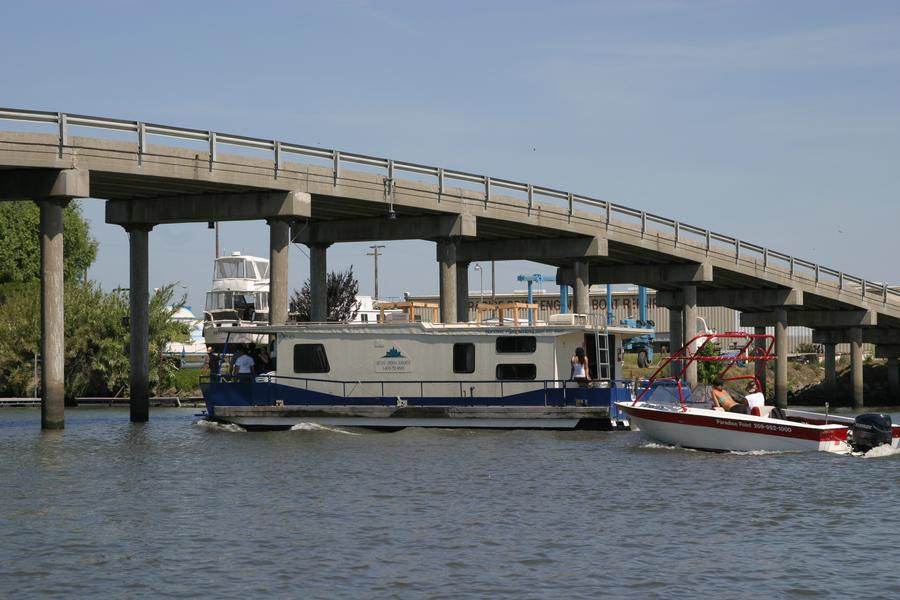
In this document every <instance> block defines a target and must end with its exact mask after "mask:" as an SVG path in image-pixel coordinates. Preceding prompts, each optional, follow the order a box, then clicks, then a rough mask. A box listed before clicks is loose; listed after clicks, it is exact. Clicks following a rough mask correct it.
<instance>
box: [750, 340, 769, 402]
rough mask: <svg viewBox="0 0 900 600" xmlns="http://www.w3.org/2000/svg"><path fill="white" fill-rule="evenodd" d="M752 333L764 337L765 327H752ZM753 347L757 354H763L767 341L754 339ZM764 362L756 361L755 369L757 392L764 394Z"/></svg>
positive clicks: (766, 348) (767, 346)
mask: <svg viewBox="0 0 900 600" xmlns="http://www.w3.org/2000/svg"><path fill="white" fill-rule="evenodd" d="M753 333H754V334H756V335H766V328H765V327H754V328H753ZM753 347H754V349H755V351H756V353H757V354H765V352H766V350H768V348H769V340H768V339H766V338H756V340H755V341H754V342H753ZM766 363H768V361H766V360H758V361H756V364H755V365H754V367H755V373H754V374H755V375H756V378H757V379H759V391H760V392H762V393H763V395H765V394H766Z"/></svg>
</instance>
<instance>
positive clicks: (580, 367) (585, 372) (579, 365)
mask: <svg viewBox="0 0 900 600" xmlns="http://www.w3.org/2000/svg"><path fill="white" fill-rule="evenodd" d="M571 378H572V379H573V380H575V382H576V383H577V384H578V387H591V373H590V369H589V368H588V361H587V357H586V356H585V355H584V348H582V347H581V346H578V347H577V348H575V356H573V357H572V373H571Z"/></svg>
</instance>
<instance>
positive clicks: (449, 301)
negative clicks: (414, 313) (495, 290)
mask: <svg viewBox="0 0 900 600" xmlns="http://www.w3.org/2000/svg"><path fill="white" fill-rule="evenodd" d="M457 250H458V247H457V242H456V241H455V240H453V239H442V240H439V241H438V243H437V259H438V264H439V265H440V266H439V271H440V274H439V275H440V294H441V298H440V319H441V323H456V318H457V310H458V306H457V304H456V289H457V288H456V286H457V275H458V273H457V268H456V266H457V262H456V254H457ZM467 285H468V284H467Z"/></svg>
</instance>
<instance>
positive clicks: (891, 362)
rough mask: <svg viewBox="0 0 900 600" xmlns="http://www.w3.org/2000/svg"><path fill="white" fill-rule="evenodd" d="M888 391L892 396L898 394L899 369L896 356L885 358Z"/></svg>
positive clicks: (899, 392) (899, 386)
mask: <svg viewBox="0 0 900 600" xmlns="http://www.w3.org/2000/svg"><path fill="white" fill-rule="evenodd" d="M886 367H887V381H888V392H889V393H890V395H891V397H892V398H896V397H897V396H900V371H898V370H897V357H896V356H891V357H890V358H888V359H887V365H886Z"/></svg>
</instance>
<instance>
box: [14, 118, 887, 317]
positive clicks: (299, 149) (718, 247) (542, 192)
mask: <svg viewBox="0 0 900 600" xmlns="http://www.w3.org/2000/svg"><path fill="white" fill-rule="evenodd" d="M0 120H12V121H23V122H33V123H47V124H51V125H56V126H57V128H58V139H59V142H58V144H59V156H60V157H62V156H63V152H64V150H65V148H66V147H67V146H68V140H69V128H70V127H72V126H78V127H89V128H93V129H100V130H111V131H125V132H132V133H134V134H135V136H136V138H137V146H138V162H139V163H140V162H142V161H143V159H144V155H145V154H146V153H147V136H149V135H153V136H159V137H167V138H174V139H179V140H190V141H200V142H205V143H206V144H207V145H208V149H209V152H208V161H209V169H210V170H213V168H214V166H215V163H216V162H217V156H218V153H217V150H218V147H219V146H222V145H226V146H236V147H244V148H251V149H254V150H263V151H268V152H271V153H272V154H273V158H272V160H273V168H274V173H275V177H276V178H277V177H278V175H279V171H280V170H281V165H282V162H283V160H284V155H286V154H294V155H298V156H307V157H312V158H317V159H324V160H326V161H330V162H331V164H332V170H333V177H334V182H335V184H336V183H337V181H338V180H339V179H340V177H341V168H342V166H343V165H344V164H358V165H365V166H369V167H375V168H379V169H384V170H385V171H386V174H387V178H386V181H388V182H390V184H391V185H393V184H394V181H395V179H394V178H395V175H396V173H398V172H407V173H416V174H419V175H426V176H430V177H434V178H436V180H437V186H438V193H439V194H444V193H445V192H446V183H447V181H448V180H451V181H458V182H466V183H469V184H472V183H474V184H476V185H478V186H480V187H482V188H483V193H484V202H485V205H487V204H489V203H490V202H492V193H493V190H494V189H505V190H510V191H515V192H521V193H523V194H525V195H526V197H527V200H528V208H529V209H531V208H533V207H534V203H535V197H537V196H540V197H545V198H553V199H555V200H563V201H565V203H566V206H567V209H568V214H569V215H570V216H571V215H572V214H573V213H574V211H575V206H576V205H581V206H586V207H590V208H592V209H599V210H600V212H601V214H602V215H603V220H604V223H605V227H606V228H607V229H608V228H609V227H610V225H611V224H612V223H613V217H614V216H615V217H624V218H625V219H626V220H627V221H628V222H629V223H630V224H631V225H632V226H634V227H636V228H639V230H640V234H641V235H642V236H643V235H647V234H648V233H649V231H650V226H652V225H657V226H661V227H662V228H663V231H664V232H665V233H666V234H667V235H668V236H670V237H671V238H672V241H673V243H674V245H675V246H676V247H677V246H678V245H679V243H682V242H686V241H688V240H687V239H686V238H685V235H688V236H692V238H693V239H691V240H690V241H691V245H694V246H696V244H697V243H699V244H700V246H701V247H704V246H705V249H706V252H707V253H710V252H713V251H716V252H720V253H721V252H722V251H725V252H727V255H730V256H733V257H734V260H735V262H738V261H740V260H741V259H742V258H747V259H751V258H752V259H755V260H756V261H757V262H759V263H761V265H762V269H763V271H768V270H769V268H770V266H773V261H774V262H775V263H778V267H777V268H779V270H781V271H783V272H787V273H788V274H789V276H790V277H791V278H794V277H800V278H803V279H806V280H811V281H813V282H815V284H816V285H819V284H820V283H821V284H825V285H831V286H832V287H834V288H836V289H838V290H840V291H847V292H849V293H853V294H857V295H859V296H860V297H861V298H863V299H868V300H872V301H876V302H877V301H881V302H882V303H884V304H887V303H888V302H900V286H889V285H888V284H887V283H884V282H874V281H868V280H866V279H864V278H862V277H857V276H855V275H850V274H847V273H844V272H842V271H839V270H837V269H832V268H829V267H824V266H822V265H819V264H818V263H814V262H812V261H808V260H803V259H800V258H796V257H794V256H790V255H788V254H785V253H783V252H778V251H775V250H771V249H769V248H766V247H764V246H760V245H757V244H753V243H750V242H746V241H743V240H740V239H738V238H735V237H732V236H729V235H724V234H721V233H716V232H714V231H710V230H708V229H704V228H703V227H697V226H695V225H689V224H687V223H682V222H680V221H678V220H675V219H670V218H668V217H663V216H660V215H657V214H654V213H650V212H647V211H644V210H639V209H636V208H631V207H628V206H624V205H622V204H616V203H614V202H610V201H608V200H601V199H597V198H592V197H590V196H585V195H583V194H576V193H573V192H566V191H563V190H557V189H553V188H548V187H543V186H538V185H534V184H530V183H523V182H517V181H511V180H508V179H501V178H497V177H490V176H487V175H478V174H474V173H467V172H464V171H456V170H452V169H445V168H441V167H432V166H428V165H422V164H417V163H413V162H405V161H396V160H392V159H387V158H379V157H375V156H367V155H364V154H354V153H351V152H342V151H340V150H334V149H329V148H317V147H314V146H305V145H302V144H292V143H288V142H281V141H278V140H269V139H263V138H254V137H248V136H243V135H235V134H226V133H218V132H215V131H207V130H203V129H190V128H186V127H173V126H170V125H159V124H155V123H145V122H142V121H128V120H124V119H114V118H105V117H92V116H87V115H78V114H70V113H62V112H48V111H34V110H18V109H9V108H0Z"/></svg>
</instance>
